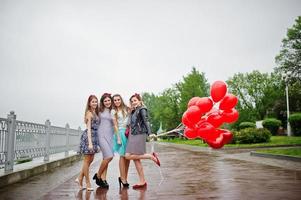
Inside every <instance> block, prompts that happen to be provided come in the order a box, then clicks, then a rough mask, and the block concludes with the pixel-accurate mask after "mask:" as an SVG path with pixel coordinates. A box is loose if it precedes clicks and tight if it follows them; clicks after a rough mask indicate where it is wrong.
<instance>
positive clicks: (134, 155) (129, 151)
mask: <svg viewBox="0 0 301 200" xmlns="http://www.w3.org/2000/svg"><path fill="white" fill-rule="evenodd" d="M130 103H131V107H132V112H131V114H130V116H129V122H130V123H129V126H130V134H129V137H128V144H127V148H126V154H125V158H126V159H128V160H134V163H135V167H136V170H137V172H138V175H139V183H138V184H135V185H134V186H133V188H134V189H137V188H142V187H146V185H147V183H146V181H145V177H144V172H143V167H142V164H141V159H151V160H153V161H154V162H155V163H156V164H157V165H158V166H160V161H159V158H158V156H157V154H156V153H155V152H153V153H151V154H150V153H146V148H145V146H146V137H147V135H149V134H151V130H150V126H149V121H148V114H147V108H146V107H145V106H143V104H142V99H141V96H140V95H139V94H134V95H132V96H131V98H130Z"/></svg>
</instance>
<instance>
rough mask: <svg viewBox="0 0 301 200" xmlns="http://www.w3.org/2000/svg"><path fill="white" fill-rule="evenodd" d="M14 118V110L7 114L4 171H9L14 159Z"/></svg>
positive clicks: (11, 168)
mask: <svg viewBox="0 0 301 200" xmlns="http://www.w3.org/2000/svg"><path fill="white" fill-rule="evenodd" d="M16 118H17V116H16V115H15V112H14V111H10V113H9V114H8V115H7V137H6V162H5V167H4V170H5V171H11V170H13V168H14V159H15V139H16Z"/></svg>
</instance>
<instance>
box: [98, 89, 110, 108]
mask: <svg viewBox="0 0 301 200" xmlns="http://www.w3.org/2000/svg"><path fill="white" fill-rule="evenodd" d="M106 98H110V99H111V102H112V97H111V94H110V93H104V94H103V95H102V96H101V98H100V100H99V112H103V111H104V110H105V105H104V104H103V101H104V100H105V99H106ZM109 109H110V110H111V109H112V103H111V106H110V108H109Z"/></svg>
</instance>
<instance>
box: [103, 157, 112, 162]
mask: <svg viewBox="0 0 301 200" xmlns="http://www.w3.org/2000/svg"><path fill="white" fill-rule="evenodd" d="M112 160H113V157H109V158H105V159H103V161H105V162H107V163H109V162H111V161H112Z"/></svg>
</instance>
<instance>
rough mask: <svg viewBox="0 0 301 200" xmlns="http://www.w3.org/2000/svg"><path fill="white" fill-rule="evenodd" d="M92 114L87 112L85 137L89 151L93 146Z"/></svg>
mask: <svg viewBox="0 0 301 200" xmlns="http://www.w3.org/2000/svg"><path fill="white" fill-rule="evenodd" d="M92 117H93V115H92V113H91V112H89V113H88V114H87V132H88V134H87V136H88V148H89V149H93V145H92V134H91V121H92Z"/></svg>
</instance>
